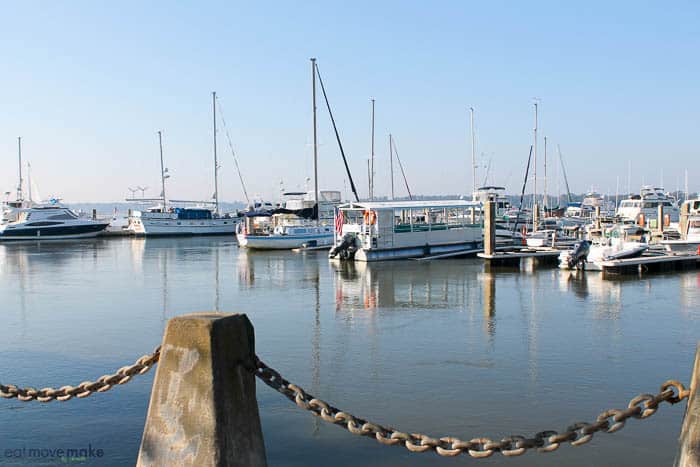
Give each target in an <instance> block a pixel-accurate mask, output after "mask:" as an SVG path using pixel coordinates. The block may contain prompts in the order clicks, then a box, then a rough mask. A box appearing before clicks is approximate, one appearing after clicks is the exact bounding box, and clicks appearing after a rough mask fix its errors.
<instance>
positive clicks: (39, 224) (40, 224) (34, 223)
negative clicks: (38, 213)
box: [26, 221, 63, 227]
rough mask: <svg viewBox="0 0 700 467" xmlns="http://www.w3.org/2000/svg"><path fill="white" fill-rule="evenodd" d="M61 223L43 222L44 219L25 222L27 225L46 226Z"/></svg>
mask: <svg viewBox="0 0 700 467" xmlns="http://www.w3.org/2000/svg"><path fill="white" fill-rule="evenodd" d="M61 224H63V223H62V222H45V221H38V222H29V223H27V224H26V225H27V227H48V226H50V225H61Z"/></svg>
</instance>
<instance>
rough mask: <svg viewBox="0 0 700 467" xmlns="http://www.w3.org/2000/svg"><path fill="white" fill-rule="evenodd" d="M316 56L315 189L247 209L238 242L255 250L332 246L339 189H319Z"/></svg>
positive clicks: (314, 71) (313, 73)
mask: <svg viewBox="0 0 700 467" xmlns="http://www.w3.org/2000/svg"><path fill="white" fill-rule="evenodd" d="M316 74H317V69H316V59H315V58H312V59H311V79H312V85H311V94H312V104H313V139H314V143H313V148H314V149H313V151H314V191H313V193H311V192H308V191H307V192H287V193H284V194H283V203H282V204H283V206H282V207H281V208H278V209H272V210H265V211H249V212H246V213H245V218H244V220H243V222H241V223H240V224H239V226H238V228H237V236H238V244H239V245H240V246H242V247H245V248H251V249H258V250H291V249H296V248H313V249H324V248H330V247H331V246H333V234H334V223H333V218H334V214H335V206H337V205H338V204H340V201H341V199H340V198H341V195H340V191H332V190H327V191H321V192H319V189H318V141H317V134H316V132H317V129H316Z"/></svg>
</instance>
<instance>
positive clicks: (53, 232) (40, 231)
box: [0, 223, 109, 242]
mask: <svg viewBox="0 0 700 467" xmlns="http://www.w3.org/2000/svg"><path fill="white" fill-rule="evenodd" d="M108 225H109V224H106V223H105V224H99V223H94V224H83V225H66V226H57V227H34V228H31V227H27V228H21V229H5V230H3V231H2V232H0V241H2V242H12V241H27V240H31V241H47V240H70V239H75V238H90V237H96V236H98V235H100V234H101V233H102V232H103V231H104V230H105V229H106V228H107V226H108Z"/></svg>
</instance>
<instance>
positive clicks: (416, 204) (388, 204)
mask: <svg viewBox="0 0 700 467" xmlns="http://www.w3.org/2000/svg"><path fill="white" fill-rule="evenodd" d="M339 207H340V208H341V209H410V208H471V207H481V202H479V201H467V200H464V199H437V200H422V201H360V202H356V203H346V204H341V205H340V206H339Z"/></svg>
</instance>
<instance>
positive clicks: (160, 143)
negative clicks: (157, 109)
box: [158, 130, 167, 210]
mask: <svg viewBox="0 0 700 467" xmlns="http://www.w3.org/2000/svg"><path fill="white" fill-rule="evenodd" d="M158 147H159V148H160V183H161V186H162V188H163V191H162V192H161V193H160V194H161V196H162V198H163V210H165V178H166V174H165V172H166V170H167V169H166V168H165V165H163V132H162V131H160V130H158Z"/></svg>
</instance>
